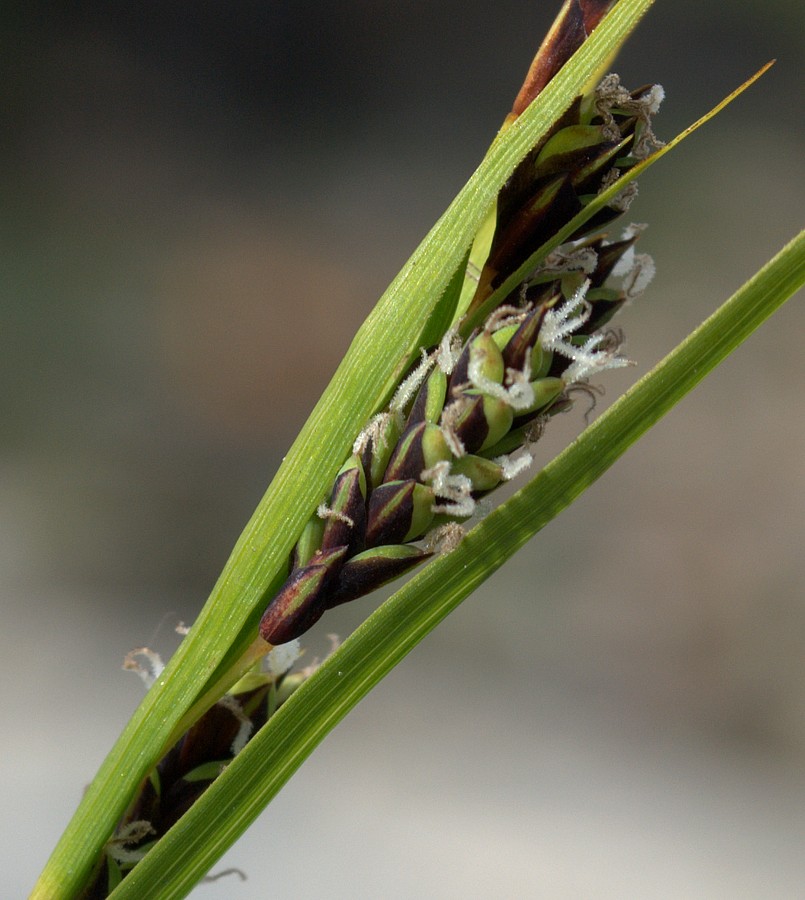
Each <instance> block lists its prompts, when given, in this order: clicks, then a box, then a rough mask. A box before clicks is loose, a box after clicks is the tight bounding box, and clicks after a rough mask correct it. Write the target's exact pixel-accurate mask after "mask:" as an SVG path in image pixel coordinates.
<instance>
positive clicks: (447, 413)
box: [439, 398, 467, 459]
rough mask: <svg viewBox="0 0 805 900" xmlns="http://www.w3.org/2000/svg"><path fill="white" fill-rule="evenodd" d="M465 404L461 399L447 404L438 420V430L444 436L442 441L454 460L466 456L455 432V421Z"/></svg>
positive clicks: (464, 448)
mask: <svg viewBox="0 0 805 900" xmlns="http://www.w3.org/2000/svg"><path fill="white" fill-rule="evenodd" d="M466 404H467V401H466V400H465V399H463V398H462V399H459V400H454V401H453V402H452V403H448V404H447V406H445V408H444V409H443V410H442V415H441V418H440V419H439V428H440V429H441V432H442V434H443V435H444V439H445V441H446V443H447V446H448V448H449V450H450V452H451V453H452V454H453V456H455V457H456V459H461V457H462V456H466V455H467V449H466V447H465V446H464V442H463V441H462V440H461V438H460V437H459V436H458V435H457V434H456V432H455V422H456V419H457V418H458V417H459V415H460V414H461V412H462V411H463V409H464V408H465V406H466Z"/></svg>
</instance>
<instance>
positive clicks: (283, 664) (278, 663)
mask: <svg viewBox="0 0 805 900" xmlns="http://www.w3.org/2000/svg"><path fill="white" fill-rule="evenodd" d="M301 655H302V647H301V645H300V643H299V640H298V639H297V638H294V639H293V640H292V641H288V643H287V644H278V645H277V646H276V647H274V649H273V650H271V652H270V653H268V655H267V656H266V660H265V666H266V669H267V670H268V672H269V673H270V674H271V675H273V676H274V677H275V678H279V676H280V675H284V674H285V673H286V672H287V671H288V669H290V668H291V666H292V665H293V664H294V663H295V662H296V661H297V659H299V657H300V656H301Z"/></svg>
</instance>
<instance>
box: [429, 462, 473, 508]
mask: <svg viewBox="0 0 805 900" xmlns="http://www.w3.org/2000/svg"><path fill="white" fill-rule="evenodd" d="M419 477H420V480H421V481H422V482H423V483H424V484H429V485H430V486H431V488H432V489H433V493H434V494H435V495H436V497H437V498H438V499H439V500H446V501H448V502H447V503H434V505H433V512H434V513H437V514H438V513H443V514H444V515H447V516H458V517H460V518H469V516H471V515H472V514H473V513H474V512H475V500H474V499H473V497H472V481H470V479H469V478H468V477H467V476H466V475H453V474H452V473H451V471H450V463H449V462H448V461H447V460H442V461H440V462H437V463H436V465H434V466H431V467H430V468H429V469H425V470H424V471H423V472H422V474H421V475H420V476H419Z"/></svg>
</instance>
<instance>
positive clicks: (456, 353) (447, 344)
mask: <svg viewBox="0 0 805 900" xmlns="http://www.w3.org/2000/svg"><path fill="white" fill-rule="evenodd" d="M461 350H462V345H461V335H460V334H459V333H458V329H457V328H448V329H447V331H446V332H445V334H444V337H443V338H442V339H441V341H439V346H438V347H437V348H436V350H435V352H434V357H435V360H436V365H437V366H438V367H439V368H440V369H441V371H442V372H444V374H445V375H449V374H450V373H451V372H452V371H453V369H454V368H455V367H456V363H457V362H458V358H459V357H460V356H461Z"/></svg>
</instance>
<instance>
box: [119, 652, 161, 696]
mask: <svg viewBox="0 0 805 900" xmlns="http://www.w3.org/2000/svg"><path fill="white" fill-rule="evenodd" d="M138 657H140V658H142V659H143V660H145V665H143V664H142V663H141V662H139V661H138ZM123 668H124V669H125V670H126V671H127V672H134V673H135V674H136V675H139V676H140V678H141V679H142V682H143V684H144V685H145V687H146V689H147V688H150V687H151V685H152V684H153V683H154V682H155V681H156V680H157V678H159V676H160V675H161V674H162V672H163V671H164V669H165V663H164V662H163V661H162V657H161V656H160V655H159V654H158V653H157V652H156V651H155V650H150V649H149V648H148V647H137V648H135V649H134V650H130V651H129V652H128V653H127V654H126V656H125V658H124V660H123Z"/></svg>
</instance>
